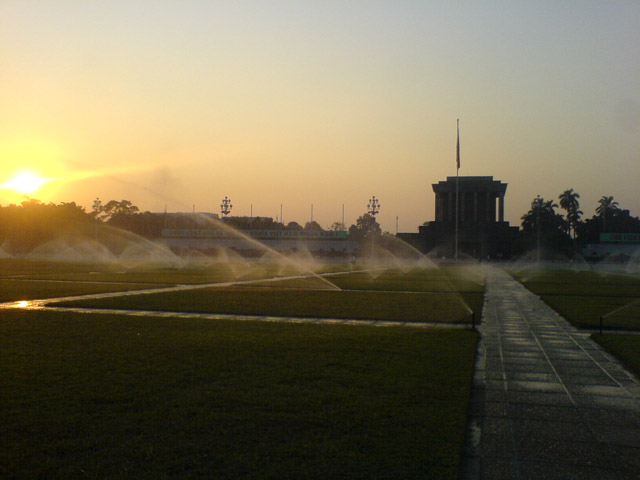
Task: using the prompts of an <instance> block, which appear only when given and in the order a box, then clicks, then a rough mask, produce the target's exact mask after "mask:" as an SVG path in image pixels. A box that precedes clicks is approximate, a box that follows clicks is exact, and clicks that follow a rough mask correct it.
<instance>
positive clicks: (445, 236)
mask: <svg viewBox="0 0 640 480" xmlns="http://www.w3.org/2000/svg"><path fill="white" fill-rule="evenodd" d="M432 187H433V192H434V193H435V196H436V198H435V221H431V222H428V223H426V224H425V225H422V226H420V227H419V233H418V234H400V235H399V236H401V237H402V238H403V240H406V241H409V242H410V243H412V244H413V245H414V246H416V247H417V248H419V249H420V250H422V251H423V252H425V253H434V254H435V255H438V256H445V257H453V256H454V255H455V240H456V224H457V231H458V235H457V237H458V252H459V257H469V256H470V257H473V258H485V259H486V258H494V259H495V258H508V257H510V256H511V254H512V251H513V249H514V247H515V241H516V239H517V235H518V227H511V226H510V225H509V222H505V221H504V198H505V193H506V191H507V184H506V183H503V182H501V181H499V180H494V179H493V177H488V176H487V177H476V176H468V177H447V179H446V180H445V181H440V182H438V183H434V184H433V185H432ZM456 192H458V196H457V200H456ZM456 209H457V213H456ZM456 216H457V219H456Z"/></svg>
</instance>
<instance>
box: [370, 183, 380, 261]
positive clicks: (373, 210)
mask: <svg viewBox="0 0 640 480" xmlns="http://www.w3.org/2000/svg"><path fill="white" fill-rule="evenodd" d="M379 212H380V201H379V200H378V199H377V198H376V196H375V195H374V196H373V197H371V198H370V199H369V203H368V204H367V213H368V214H369V215H371V216H372V217H373V221H374V223H375V220H376V215H377V214H378V213H379ZM374 238H375V232H374V231H373V230H371V256H372V257H373V247H374V241H375V240H374Z"/></svg>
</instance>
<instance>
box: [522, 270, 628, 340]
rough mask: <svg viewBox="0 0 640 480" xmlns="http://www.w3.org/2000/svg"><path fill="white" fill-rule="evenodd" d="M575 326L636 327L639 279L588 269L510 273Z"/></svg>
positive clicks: (625, 328)
mask: <svg viewBox="0 0 640 480" xmlns="http://www.w3.org/2000/svg"><path fill="white" fill-rule="evenodd" d="M510 273H511V274H512V275H513V276H514V277H515V278H516V279H517V280H519V281H520V282H522V283H523V285H524V286H525V287H527V288H528V289H529V290H531V291H532V292H533V293H535V294H537V295H540V298H542V300H544V301H545V302H546V303H547V304H549V306H551V307H552V308H553V309H555V310H556V311H557V312H558V313H560V314H561V315H562V316H563V317H564V318H566V319H567V320H568V321H570V322H571V323H572V324H574V325H575V326H577V327H579V328H598V327H599V324H600V317H601V316H604V320H603V326H604V328H605V329H624V330H637V329H640V278H637V277H631V276H628V275H617V274H609V275H604V274H601V273H598V272H592V271H572V270H534V269H526V270H523V271H519V272H514V271H512V272H510Z"/></svg>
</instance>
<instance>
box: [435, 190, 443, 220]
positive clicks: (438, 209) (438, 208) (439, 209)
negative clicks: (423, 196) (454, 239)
mask: <svg viewBox="0 0 640 480" xmlns="http://www.w3.org/2000/svg"><path fill="white" fill-rule="evenodd" d="M441 221H442V198H441V197H440V194H439V193H436V222H441Z"/></svg>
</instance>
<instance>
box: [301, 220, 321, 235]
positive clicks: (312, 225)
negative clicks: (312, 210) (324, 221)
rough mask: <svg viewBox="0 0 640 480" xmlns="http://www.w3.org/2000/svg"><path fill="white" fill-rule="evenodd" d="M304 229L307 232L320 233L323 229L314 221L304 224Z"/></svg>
mask: <svg viewBox="0 0 640 480" xmlns="http://www.w3.org/2000/svg"><path fill="white" fill-rule="evenodd" d="M304 229H305V231H307V232H322V231H324V229H323V228H322V227H321V226H320V224H319V223H318V222H316V221H315V220H311V221H310V222H307V223H305V224H304Z"/></svg>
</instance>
